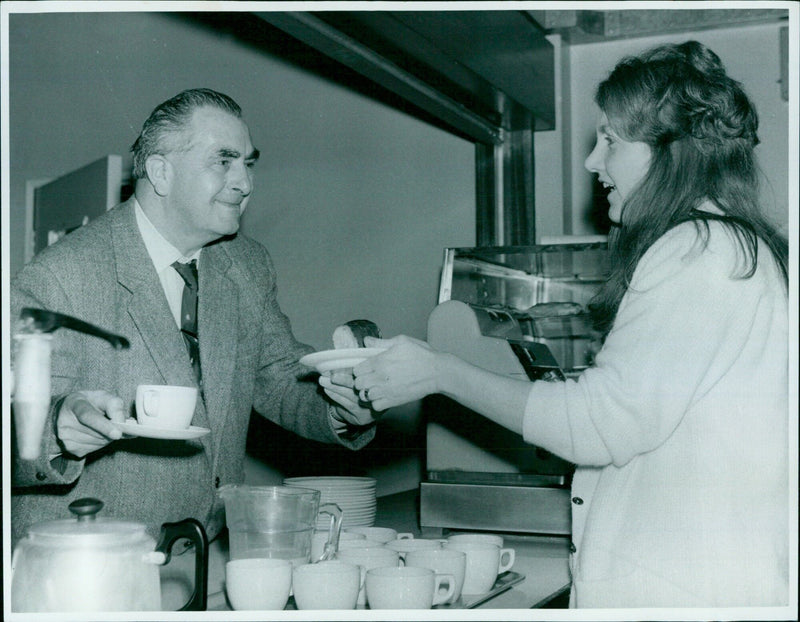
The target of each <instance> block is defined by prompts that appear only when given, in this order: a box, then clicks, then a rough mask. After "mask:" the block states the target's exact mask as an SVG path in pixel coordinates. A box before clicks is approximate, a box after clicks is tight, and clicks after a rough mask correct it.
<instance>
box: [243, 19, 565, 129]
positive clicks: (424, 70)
mask: <svg viewBox="0 0 800 622" xmlns="http://www.w3.org/2000/svg"><path fill="white" fill-rule="evenodd" d="M257 15H258V16H259V17H260V18H261V19H263V20H264V21H266V22H268V23H269V24H271V25H272V26H275V27H276V28H279V29H280V30H282V31H284V32H286V33H288V34H290V35H292V36H293V37H296V38H297V39H299V40H301V41H303V42H304V43H306V44H308V45H309V46H311V47H313V48H314V49H316V50H318V51H320V52H322V53H324V54H327V55H328V56H330V57H331V58H334V59H336V60H337V61H339V62H340V63H342V64H344V65H346V66H347V67H349V68H350V69H353V70H355V71H356V72H358V73H360V74H362V75H364V76H367V77H368V78H370V79H372V80H374V81H375V82H377V83H378V84H380V85H382V86H383V87H385V88H387V89H389V90H390V91H392V92H394V93H397V94H399V95H400V96H402V97H404V98H406V99H407V100H408V101H410V102H412V103H413V104H414V105H415V106H418V107H420V108H422V109H423V110H426V111H427V112H429V113H430V114H432V115H434V116H436V117H438V118H439V119H441V120H443V121H444V122H445V123H446V124H448V125H451V126H453V127H454V128H456V129H457V130H458V131H459V133H462V134H465V135H467V136H469V137H471V138H472V139H473V140H476V141H479V142H487V143H499V142H501V141H502V138H501V134H502V131H503V130H518V129H534V130H546V129H553V127H554V126H555V97H554V65H553V47H552V45H551V44H550V42H549V41H547V39H546V38H545V36H544V32H543V31H542V29H541V28H540V27H539V25H538V24H537V23H536V22H535V21H534V20H533V19H532V18H531V17H530V16H529V15H528V14H527V13H526V12H524V11H399V12H395V11H331V12H310V13H306V12H302V13H300V12H298V13H294V12H265V13H258V14H257Z"/></svg>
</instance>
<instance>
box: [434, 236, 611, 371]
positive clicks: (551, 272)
mask: <svg viewBox="0 0 800 622" xmlns="http://www.w3.org/2000/svg"><path fill="white" fill-rule="evenodd" d="M607 269H608V265H607V244H606V242H605V240H604V238H602V237H600V236H597V238H595V239H594V241H592V242H575V241H572V242H565V243H558V244H545V245H538V246H501V247H484V248H448V249H446V250H445V257H444V264H443V267H442V277H441V283H440V288H439V302H440V303H441V302H444V301H445V300H460V301H461V302H465V303H467V304H469V305H471V306H472V307H474V308H477V309H484V310H489V311H495V312H496V313H502V314H505V315H508V316H510V317H511V318H513V320H514V321H515V323H516V327H515V328H516V329H517V330H518V331H519V333H520V334H521V337H522V339H525V340H529V341H535V342H538V343H542V344H544V345H545V346H547V347H548V348H549V349H550V351H551V352H552V354H553V356H554V358H555V359H556V361H557V362H558V364H559V365H560V366H561V368H562V370H563V371H564V373H565V374H566V375H567V376H575V375H577V374H579V373H580V372H581V371H582V370H583V369H585V368H586V367H587V366H588V365H590V364H591V362H592V357H593V353H594V351H595V350H596V346H597V338H596V335H595V333H594V331H593V330H592V325H591V322H590V318H589V314H588V311H587V306H588V304H589V301H590V300H591V299H592V297H593V296H594V295H595V294H596V293H597V291H598V289H599V287H600V285H601V284H602V283H603V280H604V279H605V277H606V274H607ZM505 330H506V331H508V326H506V327H505ZM489 332H490V333H493V336H502V335H501V334H497V331H496V330H492V329H489Z"/></svg>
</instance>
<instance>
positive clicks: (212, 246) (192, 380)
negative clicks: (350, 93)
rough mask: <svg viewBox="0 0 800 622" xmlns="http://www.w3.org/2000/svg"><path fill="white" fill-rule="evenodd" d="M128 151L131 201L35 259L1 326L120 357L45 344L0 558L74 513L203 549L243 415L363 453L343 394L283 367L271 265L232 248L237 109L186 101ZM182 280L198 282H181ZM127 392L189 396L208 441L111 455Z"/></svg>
mask: <svg viewBox="0 0 800 622" xmlns="http://www.w3.org/2000/svg"><path fill="white" fill-rule="evenodd" d="M132 151H133V159H134V171H133V172H134V177H135V178H136V186H135V194H134V196H133V197H132V198H131V199H130V200H128V201H126V202H125V203H122V204H121V205H118V206H117V207H115V208H114V209H112V210H110V211H109V212H108V213H106V214H104V215H103V216H101V217H100V218H97V219H96V220H94V221H93V222H91V223H89V224H88V225H86V226H85V227H82V228H81V229H79V230H77V231H75V232H74V233H72V234H70V235H68V236H66V237H65V238H64V239H63V240H61V241H60V242H59V243H57V244H55V245H53V246H51V247H49V248H47V249H46V250H44V251H43V252H41V253H40V254H39V255H37V256H36V257H35V258H34V260H33V261H32V262H31V263H30V264H29V265H27V266H26V267H25V268H24V269H23V270H21V271H20V273H19V275H18V276H17V277H16V278H15V279H14V282H13V283H12V292H11V307H12V314H13V316H14V317H17V316H18V315H19V312H20V310H21V308H22V307H26V306H28V307H41V308H46V309H50V310H53V311H59V312H62V313H66V314H68V315H73V316H76V317H79V318H81V319H83V320H85V321H88V322H91V323H93V324H96V325H98V326H101V327H103V328H105V329H107V330H109V331H112V332H115V333H118V334H121V335H124V336H125V337H127V338H128V339H129V340H130V342H131V347H130V349H129V350H121V351H117V350H113V349H111V348H109V347H108V346H107V344H105V343H103V342H102V341H100V340H98V339H95V338H92V337H88V336H86V335H82V334H79V333H75V332H73V331H68V330H62V331H58V332H57V333H55V342H54V351H53V361H52V376H53V381H52V385H53V388H52V408H51V417H52V423H51V425H49V426H47V427H46V432H45V435H44V437H43V439H42V447H41V449H42V451H41V457H40V458H39V460H38V461H25V460H22V459H20V458H19V457H18V456H15V458H14V468H13V484H14V487H15V488H14V491H13V492H14V495H13V497H12V528H13V534H14V540H16V539H17V538H19V537H20V536H21V535H22V534H23V533H24V532H25V530H26V529H27V528H28V527H29V526H30V524H31V523H34V522H38V521H42V520H46V519H52V518H56V517H64V516H66V515H67V514H68V513H67V505H68V504H69V503H70V502H71V501H73V500H74V499H76V498H81V497H88V496H91V497H97V498H99V499H101V500H102V501H103V502H104V504H105V509H104V511H103V512H104V514H107V515H111V516H117V517H121V518H127V519H132V520H137V521H140V522H143V523H145V524H147V525H148V529H149V530H150V531H151V532H152V533H155V531H156V529H157V528H158V526H159V525H160V524H161V523H163V522H165V521H173V520H179V519H182V518H186V517H194V518H196V519H198V520H200V521H201V522H202V523H203V524H204V525H205V527H206V530H207V532H208V535H209V538H213V537H214V536H215V535H216V534H217V533H218V532H219V530H220V529H221V527H222V524H223V520H222V513H221V509H222V508H221V504H220V502H219V500H218V498H217V494H216V489H217V488H219V487H220V486H221V485H222V484H226V483H235V482H241V481H242V480H243V477H244V471H243V460H244V455H245V438H246V434H247V429H248V420H249V417H250V413H251V411H252V410H253V409H255V411H257V412H258V413H260V414H261V415H263V416H264V417H267V418H268V419H270V420H272V421H274V422H276V423H278V424H279V425H281V426H283V427H285V428H287V429H289V430H292V431H294V432H296V433H297V434H299V435H301V436H304V437H307V438H310V439H315V440H318V441H323V442H329V443H341V444H343V445H345V446H348V447H350V448H353V449H358V448H360V447H362V446H364V445H365V444H366V443H368V442H369V441H370V440H371V438H372V437H373V436H374V425H373V424H374V419H373V413H372V412H371V411H370V410H368V409H366V408H364V407H363V406H361V405H359V402H358V398H357V396H356V395H355V393H354V392H353V391H352V389H348V388H345V387H336V386H330V387H329V388H326V389H325V390H324V393H325V394H327V395H326V396H323V395H322V394H321V393H320V392H319V391H318V389H317V386H316V384H315V382H314V381H313V379H310V380H309V379H306V378H304V376H305V375H306V374H307V372H308V370H307V369H305V368H304V367H303V366H302V365H300V364H299V363H298V359H299V358H300V357H301V356H302V355H304V354H307V353H308V352H310V351H311V348H309V347H308V346H305V345H303V344H301V343H299V342H298V341H297V340H296V339H295V338H294V336H293V334H292V331H291V327H290V324H289V320H288V318H287V317H286V316H285V315H284V314H283V313H282V312H281V310H280V308H279V306H278V301H277V296H276V282H275V281H276V279H275V271H274V268H273V264H272V262H271V260H270V257H269V255H268V253H267V251H266V249H265V248H264V247H263V246H261V245H260V244H259V243H257V242H255V241H253V240H251V239H248V238H247V237H245V236H244V235H242V234H240V233H238V230H239V220H240V217H241V215H242V212H243V211H244V209H245V206H246V205H247V202H248V199H249V196H250V193H251V191H252V189H253V166H254V164H255V162H256V160H257V159H258V150H257V149H255V148H254V147H253V144H252V142H251V138H250V132H249V130H248V127H247V125H246V124H245V123H244V121H243V120H242V117H241V110H240V108H239V106H238V105H237V104H236V102H234V101H233V100H232V99H231V98H229V97H228V96H226V95H223V94H221V93H217V92H215V91H211V90H208V89H193V90H189V91H184V92H182V93H180V94H178V95H176V96H175V97H173V98H172V99H170V100H168V101H166V102H164V103H162V104H161V105H159V106H158V107H157V108H156V109H155V110H154V111H153V112H152V114H151V115H150V117H149V118H148V120H147V121H146V122H145V124H144V126H143V128H142V132H141V134H140V136H139V137H138V139H137V140H136V142H135V144H134V145H133V148H132ZM176 262H177V264H176ZM192 263H194V264H195V266H196V277H193V276H192V275H191V269H189V271H188V275H182V274H181V273H182V272H185V271H186V266H188V265H191V264H192ZM181 264H182V265H181ZM195 279H196V280H195ZM193 281H194V282H193ZM187 292H189V293H190V294H191V295H190V296H188V298H187V296H186V294H187ZM194 296H196V298H193V297H194ZM187 300H188V302H187ZM194 300H196V302H195V303H194V304H195V307H194V309H192V310H190V313H189V315H191V316H193V317H192V318H191V320H192V322H193V325H192V326H190V327H188V326H187V325H186V319H187V318H186V315H187V305H190V304H192V302H193V301H194ZM195 318H196V321H195ZM140 384H168V385H184V386H197V387H198V388H199V389H200V398H199V399H198V403H197V406H196V410H195V413H194V418H193V421H192V423H193V425H195V426H200V427H205V428H209V429H210V433H209V434H207V435H205V436H203V437H202V438H198V439H193V440H157V439H151V438H128V437H124V438H123V436H122V434H121V432H120V429H119V428H118V427H117V425H116V423H121V422H123V421H124V420H125V419H126V418H127V417H129V416H131V415H132V414H133V410H134V406H133V403H134V401H135V393H136V387H137V386H138V385H140Z"/></svg>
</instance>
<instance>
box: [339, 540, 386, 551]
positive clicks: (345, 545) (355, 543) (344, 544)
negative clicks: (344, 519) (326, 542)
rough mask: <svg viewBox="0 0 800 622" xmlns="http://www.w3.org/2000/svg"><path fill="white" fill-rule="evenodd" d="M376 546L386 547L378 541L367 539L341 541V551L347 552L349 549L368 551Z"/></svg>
mask: <svg viewBox="0 0 800 622" xmlns="http://www.w3.org/2000/svg"><path fill="white" fill-rule="evenodd" d="M376 546H384V545H383V543H381V542H378V541H376V540H367V539H366V538H354V539H352V540H340V541H339V550H340V551H347V550H349V549H368V548H374V547H376Z"/></svg>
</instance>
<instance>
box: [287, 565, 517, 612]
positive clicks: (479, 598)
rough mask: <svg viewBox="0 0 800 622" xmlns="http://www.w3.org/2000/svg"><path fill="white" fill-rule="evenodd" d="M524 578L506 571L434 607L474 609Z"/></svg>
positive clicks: (290, 606)
mask: <svg viewBox="0 0 800 622" xmlns="http://www.w3.org/2000/svg"><path fill="white" fill-rule="evenodd" d="M523 579H525V575H524V574H520V573H518V572H513V571H508V572H504V573H503V574H501V575H499V576H498V577H497V581H495V583H494V587H492V589H491V590H490V591H488V592H486V593H485V594H471V595H470V596H469V599H468V600H466V601H465V600H464V597H463V595H462V596H459V598H458V600H457V601H456V602H454V603H450V604H447V605H435V606H434V607H433V609H474V608H475V607H477V606H478V605H482V604H483V603H485V602H486V601H487V600H491V599H492V598H494V597H495V596H498V595H500V594H502V593H503V592H505V591H506V590H509V589H511V587H512V586H514V585H516V584H517V583H520V582H521V581H522V580H523ZM285 609H286V610H290V611H294V610H296V609H297V605H295V602H294V596H289V602H288V603H287V604H286V608H285ZM358 609H369V606H366V607H363V606H361V605H359V606H358Z"/></svg>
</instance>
